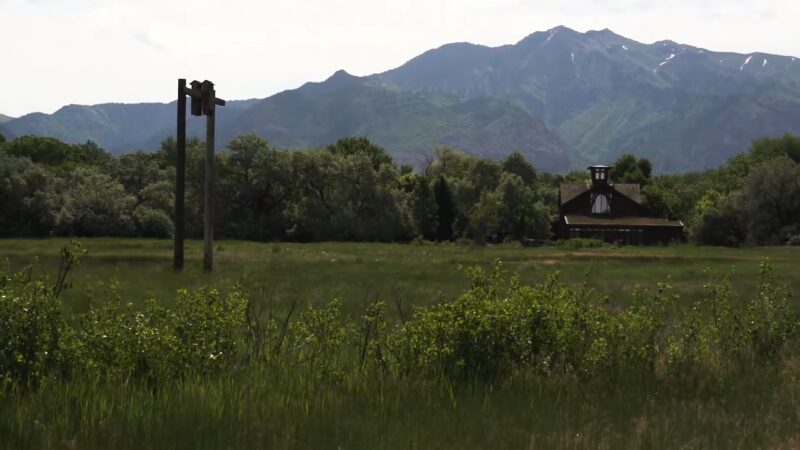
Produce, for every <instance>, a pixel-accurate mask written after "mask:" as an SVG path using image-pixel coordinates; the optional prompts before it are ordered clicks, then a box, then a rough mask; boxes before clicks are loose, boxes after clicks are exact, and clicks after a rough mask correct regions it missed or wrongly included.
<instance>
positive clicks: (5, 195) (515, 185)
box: [0, 134, 800, 245]
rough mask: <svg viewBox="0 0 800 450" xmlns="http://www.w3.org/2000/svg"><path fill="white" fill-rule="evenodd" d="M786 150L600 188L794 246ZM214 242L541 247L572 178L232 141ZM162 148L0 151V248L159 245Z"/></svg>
mask: <svg viewBox="0 0 800 450" xmlns="http://www.w3.org/2000/svg"><path fill="white" fill-rule="evenodd" d="M204 152H205V146H204V143H203V142H201V141H199V140H197V139H191V140H189V141H188V142H187V174H186V180H187V189H186V191H187V199H186V205H187V211H186V216H187V234H188V236H190V237H195V238H200V237H201V236H202V192H203V164H204ZM798 161H800V139H798V138H795V137H792V136H785V137H782V138H772V139H761V140H758V141H756V142H754V143H753V145H752V147H751V149H750V150H749V151H748V152H746V153H743V154H740V155H737V156H735V157H734V158H732V159H731V160H730V161H729V162H728V163H727V164H725V165H724V166H722V167H720V168H718V169H714V170H709V171H704V172H695V173H689V174H681V175H658V176H655V175H653V173H652V164H651V163H650V161H648V160H646V159H643V158H640V159H637V158H636V157H635V156H633V155H623V156H621V157H620V158H618V159H617V161H615V162H614V163H613V164H614V166H615V169H614V170H613V171H612V173H611V179H612V181H613V182H618V183H621V182H631V183H640V184H641V185H642V189H643V191H642V192H643V204H644V207H645V208H646V210H647V212H648V214H650V215H651V216H654V217H663V218H670V219H680V220H683V221H684V223H686V224H687V227H688V229H689V232H690V236H691V238H692V239H693V240H695V241H696V242H699V243H705V244H715V245H740V244H744V243H754V244H785V243H790V242H792V243H800V226H799V225H798V223H800V176H799V175H800V165H798ZM215 163H216V168H217V180H216V183H217V189H216V193H215V195H216V198H215V204H216V211H215V213H216V216H215V234H216V236H217V237H219V238H222V239H244V240H256V241H278V240H287V241H300V242H308V241H327V240H335V241H383V242H389V241H411V240H414V239H424V240H431V241H453V240H458V239H466V240H471V241H473V242H475V243H479V244H482V243H486V242H503V241H518V240H522V239H536V240H545V239H549V238H550V237H551V228H552V223H553V220H555V219H556V217H557V214H558V206H559V205H558V203H559V194H558V188H559V186H560V184H561V183H563V182H580V181H585V182H588V175H587V174H586V173H585V172H582V171H576V172H572V173H568V174H551V173H545V172H541V171H538V170H537V169H536V168H535V167H534V166H533V165H532V164H531V163H530V162H529V161H527V160H526V159H525V157H524V156H523V155H522V154H520V153H518V152H514V153H512V154H510V155H509V156H508V157H506V158H505V159H503V160H501V161H493V160H489V159H484V158H479V157H475V156H470V155H467V154H465V153H462V152H459V151H456V150H452V149H449V148H440V149H437V150H435V151H434V152H433V153H432V154H431V155H429V157H427V158H426V160H425V161H424V163H423V164H422V167H421V168H418V169H417V170H415V169H414V168H413V167H411V166H409V165H405V164H403V165H399V164H396V163H395V162H394V161H393V159H392V157H391V156H390V155H389V154H388V153H387V152H386V151H385V150H384V149H383V148H381V147H379V146H378V145H376V144H374V143H372V142H370V141H369V140H368V139H367V138H364V137H352V138H344V139H340V140H339V141H337V142H335V143H333V144H331V145H329V146H327V147H325V148H322V149H310V150H292V151H290V150H280V149H276V148H274V147H272V146H271V145H270V144H269V142H268V141H267V140H266V139H264V138H262V137H259V136H257V135H253V134H246V135H241V136H239V137H237V138H236V139H234V140H233V141H231V142H230V143H229V144H228V146H227V148H226V149H225V150H224V151H222V152H219V153H218V154H217V155H216V162H215ZM174 179H175V142H174V141H173V140H172V139H167V140H165V141H164V142H162V144H161V146H160V149H159V150H158V151H155V152H134V153H129V154H125V155H121V156H113V155H111V154H109V153H108V152H106V151H104V150H103V149H101V148H99V147H98V146H97V145H95V144H94V143H92V142H87V143H85V144H80V145H70V144H66V143H64V142H61V141H59V140H57V139H53V138H47V137H37V136H24V137H20V138H17V139H14V140H11V141H8V142H4V140H2V139H0V235H2V236H5V237H20V236H54V235H55V236H144V237H161V238H165V237H169V236H171V235H172V232H173V227H174V225H173V212H174V211H173V202H174V183H175V182H174Z"/></svg>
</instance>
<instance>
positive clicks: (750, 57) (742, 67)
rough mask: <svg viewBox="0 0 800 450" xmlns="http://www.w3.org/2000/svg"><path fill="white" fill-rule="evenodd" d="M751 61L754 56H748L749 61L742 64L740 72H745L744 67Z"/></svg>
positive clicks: (746, 60)
mask: <svg viewBox="0 0 800 450" xmlns="http://www.w3.org/2000/svg"><path fill="white" fill-rule="evenodd" d="M751 59H753V55H750V56H748V57H747V59H745V60H744V64H742V66H741V67H739V72H741V71H743V70H744V66H746V65H748V64H750V60H751Z"/></svg>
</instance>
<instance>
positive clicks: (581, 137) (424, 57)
mask: <svg viewBox="0 0 800 450" xmlns="http://www.w3.org/2000/svg"><path fill="white" fill-rule="evenodd" d="M142 105H145V106H142ZM170 105H171V106H170ZM229 105H230V107H228V106H226V107H225V108H220V109H219V111H220V113H219V116H218V120H219V124H218V126H217V132H218V138H219V140H220V142H218V144H219V145H224V144H225V143H226V142H227V141H228V140H230V139H232V138H233V137H235V135H236V134H238V133H244V132H257V133H259V134H263V135H264V136H265V137H267V138H268V139H269V140H270V141H271V142H272V143H273V144H274V145H276V146H281V147H286V148H303V147H319V146H323V145H325V144H327V143H329V142H332V141H334V140H336V139H338V138H340V137H344V136H348V135H354V134H355V135H366V136H367V137H370V138H371V139H373V140H374V141H376V142H377V143H378V144H380V145H382V146H384V147H385V148H387V150H388V151H390V152H391V153H392V154H393V155H395V156H396V157H397V158H398V160H400V161H403V162H414V160H419V159H420V158H422V157H424V155H425V154H426V153H429V152H431V151H432V150H433V149H434V148H435V147H437V146H441V145H449V146H453V147H456V148H459V149H462V150H465V151H468V152H471V153H475V154H478V155H482V156H488V157H495V158H499V157H502V156H504V154H507V153H508V152H510V151H511V150H521V151H523V153H525V154H526V155H528V156H529V157H531V158H532V159H533V160H534V163H535V164H537V165H538V166H540V167H542V168H545V169H549V170H557V171H564V170H568V169H570V168H578V167H581V165H584V164H586V163H589V162H608V161H610V160H612V159H613V158H615V157H616V156H617V155H619V154H620V153H623V152H625V153H636V154H639V155H641V156H645V157H648V158H650V159H652V160H653V161H654V163H655V165H656V168H657V169H658V170H661V171H686V170H693V169H702V168H709V167H714V166H716V165H719V164H720V163H722V162H724V161H725V160H726V159H727V158H728V157H730V156H731V155H732V154H734V153H736V152H739V151H743V150H745V149H746V148H747V146H748V145H749V143H750V141H752V140H753V139H755V138H758V137H762V136H765V135H774V134H784V133H800V61H798V60H797V58H795V57H791V56H781V55H771V54H767V53H763V52H753V53H746V54H739V53H732V52H714V51H711V50H708V49H704V48H701V47H695V46H692V45H688V44H679V43H677V42H674V41H671V40H661V41H656V42H654V43H651V44H646V43H640V42H637V41H635V40H633V39H629V38H627V37H624V36H621V35H618V34H616V33H614V32H613V31H611V30H609V29H604V30H591V31H587V32H585V33H581V32H578V31H575V30H572V29H570V28H567V27H564V26H559V27H555V28H552V29H550V30H546V31H537V32H534V33H531V34H529V35H528V36H525V37H524V38H522V39H520V40H519V41H518V42H517V43H515V44H506V45H501V46H497V47H489V46H485V45H481V44H473V43H469V42H458V43H450V44H445V45H442V46H439V47H437V48H435V49H431V50H428V51H426V52H423V53H421V54H420V55H418V56H416V57H414V58H412V59H410V60H408V61H406V62H405V63H403V64H402V65H400V66H398V67H396V68H394V69H390V70H387V71H385V72H381V73H376V74H372V75H368V76H363V77H359V76H354V75H351V74H349V73H348V72H346V71H345V70H338V71H336V72H335V73H334V74H332V75H331V76H330V77H328V78H327V79H326V80H324V81H321V82H308V83H305V84H303V85H302V86H300V87H299V88H297V89H290V90H286V91H283V92H280V93H277V94H275V95H272V96H270V97H267V98H265V99H260V100H259V99H252V100H247V101H242V102H240V103H236V102H231V103H230V104H229ZM65 108H66V109H65ZM195 122H197V121H194V122H193V121H190V128H189V129H190V133H192V134H195V135H200V134H201V133H202V128H201V127H202V124H201V123H199V122H198V123H195ZM3 128H4V130H7V132H9V133H10V134H11V135H12V136H14V135H16V136H18V135H21V134H28V133H34V134H46V135H54V137H58V138H60V139H63V140H66V141H68V142H79V141H85V140H88V139H91V140H94V141H96V142H97V143H98V144H99V145H101V146H103V147H106V148H108V149H109V150H111V151H113V152H116V153H119V152H124V151H131V150H135V149H137V148H143V149H148V150H151V149H154V148H156V147H157V144H158V142H159V141H160V139H162V138H164V137H166V136H169V135H171V134H173V132H174V131H173V128H174V102H173V103H172V104H169V103H167V104H152V103H150V104H134V105H125V104H121V105H115V104H103V105H92V106H83V107H81V106H75V105H68V106H66V107H64V108H62V109H60V110H59V111H57V112H56V113H54V114H52V115H35V114H33V115H26V116H23V117H21V118H17V119H13V120H10V121H9V122H6V123H5V124H4V125H3Z"/></svg>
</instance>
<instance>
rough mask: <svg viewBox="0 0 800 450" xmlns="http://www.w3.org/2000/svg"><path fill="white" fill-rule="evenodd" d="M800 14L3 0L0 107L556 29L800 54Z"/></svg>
mask: <svg viewBox="0 0 800 450" xmlns="http://www.w3.org/2000/svg"><path fill="white" fill-rule="evenodd" d="M799 19H800V1H798V0H690V1H682V0H681V1H679V0H673V1H666V0H570V1H562V0H541V1H540V0H526V1H522V0H458V1H456V0H306V1H300V0H297V1H291V0H218V1H213V0H194V1H171V0H0V43H2V44H1V45H2V47H0V48H1V49H2V51H0V58H2V59H0V61H2V62H3V63H2V64H0V113H4V114H8V115H13V116H19V115H22V114H25V113H29V112H34V111H42V112H48V113H50V112H53V111H55V110H56V109H58V108H59V107H61V106H63V105H66V104H70V103H77V104H95V103H104V102H144V101H171V100H172V99H173V97H174V91H175V86H176V79H177V78H179V77H185V78H188V79H190V80H191V79H195V78H197V79H204V78H205V79H210V80H213V81H214V82H215V83H216V84H217V93H218V95H219V96H220V97H223V98H228V99H241V98H252V97H259V98H261V97H266V96H268V95H271V94H274V93H276V92H279V91H281V90H284V89H291V88H295V87H298V86H300V85H301V84H303V83H304V82H306V81H319V80H323V79H325V78H327V77H328V76H329V75H331V74H332V73H333V72H334V71H336V70H338V69H345V70H347V71H348V72H350V73H352V74H355V75H368V74H371V73H375V72H381V71H384V70H387V69H390V68H393V67H396V66H399V65H400V64H402V63H403V62H405V61H407V60H408V59H410V58H412V57H414V56H416V55H418V54H419V53H422V52H423V51H425V50H428V49H431V48H435V47H438V46H440V45H442V44H445V43H448V42H456V41H469V42H474V43H478V44H485V45H492V46H496V45H502V44H510V43H515V42H517V41H519V40H520V39H522V38H523V37H525V36H527V35H528V34H530V33H532V32H534V31H543V30H547V29H550V28H552V27H555V26H557V25H566V26H568V27H570V28H573V29H576V30H578V31H587V30H593V29H603V28H610V29H612V30H613V31H615V32H617V33H619V34H622V35H624V36H627V37H630V38H633V39H636V40H638V41H642V42H647V43H650V42H654V41H657V40H661V39H672V40H675V41H678V42H680V43H686V44H692V45H697V46H700V47H705V48H709V49H711V50H727V51H737V52H741V53H748V52H753V51H764V52H767V53H778V54H784V55H792V56H800V26H798V23H800V20H799Z"/></svg>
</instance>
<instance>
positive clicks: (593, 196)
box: [555, 166, 684, 245]
mask: <svg viewBox="0 0 800 450" xmlns="http://www.w3.org/2000/svg"><path fill="white" fill-rule="evenodd" d="M611 169H612V168H611V167H609V166H591V167H589V172H590V173H591V177H592V180H591V181H592V183H591V184H586V183H564V184H562V185H561V192H560V204H561V207H560V211H561V213H560V216H559V220H558V223H557V224H556V227H555V231H556V238H557V239H569V238H578V237H581V238H594V239H601V240H603V241H606V242H617V243H623V244H633V245H652V244H666V243H670V242H673V241H682V240H683V239H684V233H683V231H684V226H683V222H680V221H677V220H667V219H656V218H653V217H646V216H645V213H644V208H642V194H641V191H640V188H639V185H638V184H611V183H609V181H608V174H609V172H610V171H611Z"/></svg>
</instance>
